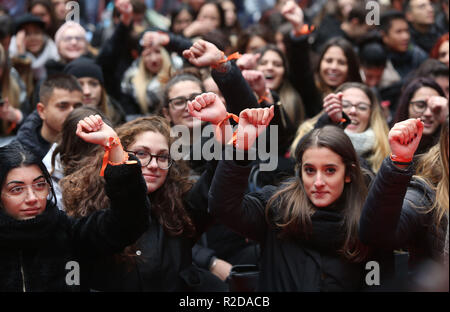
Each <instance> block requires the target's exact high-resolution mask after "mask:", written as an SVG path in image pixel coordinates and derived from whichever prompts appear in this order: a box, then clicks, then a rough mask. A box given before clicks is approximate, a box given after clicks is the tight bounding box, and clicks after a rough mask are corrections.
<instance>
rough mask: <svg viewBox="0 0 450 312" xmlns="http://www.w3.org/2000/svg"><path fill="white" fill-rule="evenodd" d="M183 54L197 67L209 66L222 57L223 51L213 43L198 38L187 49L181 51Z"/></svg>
mask: <svg viewBox="0 0 450 312" xmlns="http://www.w3.org/2000/svg"><path fill="white" fill-rule="evenodd" d="M183 56H184V57H185V58H186V59H187V60H188V61H189V62H190V63H191V64H192V65H195V66H198V67H203V66H211V65H214V64H217V63H218V62H219V61H220V60H222V59H223V52H222V51H220V50H219V49H218V48H217V47H216V46H215V45H214V44H212V43H210V42H208V41H205V40H199V41H197V42H195V43H194V44H193V45H192V47H191V48H190V49H188V50H184V51H183Z"/></svg>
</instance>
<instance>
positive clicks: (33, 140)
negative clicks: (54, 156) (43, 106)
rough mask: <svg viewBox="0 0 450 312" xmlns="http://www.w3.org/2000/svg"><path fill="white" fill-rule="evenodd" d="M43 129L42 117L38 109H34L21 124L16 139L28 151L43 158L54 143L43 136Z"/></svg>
mask: <svg viewBox="0 0 450 312" xmlns="http://www.w3.org/2000/svg"><path fill="white" fill-rule="evenodd" d="M41 129H42V119H41V117H40V116H39V114H38V112H37V110H34V112H32V113H31V114H30V115H28V117H27V118H26V119H25V121H24V122H23V123H22V125H21V126H20V128H19V130H18V132H17V136H16V138H15V140H17V141H19V143H20V144H22V146H23V147H24V148H25V149H26V150H27V151H30V152H31V153H33V154H34V155H36V156H37V157H39V158H40V159H43V158H44V157H45V155H47V153H48V151H49V150H50V147H51V146H52V144H51V143H50V142H47V140H45V139H44V138H43V137H42V135H41Z"/></svg>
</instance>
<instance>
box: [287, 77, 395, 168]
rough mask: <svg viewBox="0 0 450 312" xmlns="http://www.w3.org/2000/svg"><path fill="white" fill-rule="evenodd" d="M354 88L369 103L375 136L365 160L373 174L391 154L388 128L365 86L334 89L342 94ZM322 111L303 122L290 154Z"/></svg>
mask: <svg viewBox="0 0 450 312" xmlns="http://www.w3.org/2000/svg"><path fill="white" fill-rule="evenodd" d="M350 88H356V89H360V90H361V91H363V92H364V93H365V94H366V95H367V97H368V98H369V100H370V102H371V112H370V123H369V125H368V127H370V128H371V129H372V130H373V132H374V135H375V142H374V147H373V149H372V153H371V156H370V157H369V158H367V161H368V162H369V164H370V167H371V169H372V170H373V172H378V170H379V169H380V167H381V164H382V163H383V160H384V159H385V158H386V157H387V156H388V155H389V153H390V152H391V148H390V145H389V141H388V134H389V128H388V126H387V123H386V120H385V118H384V116H383V113H382V112H381V108H380V104H379V102H378V99H377V97H376V96H375V94H374V93H373V92H372V91H371V90H370V88H369V87H367V86H366V85H364V84H362V83H359V82H346V83H344V84H342V85H340V86H339V87H338V88H337V89H336V91H335V92H336V93H338V92H342V91H344V90H347V89H350ZM323 113H324V111H322V112H320V113H319V114H318V115H316V116H314V117H313V118H312V119H309V120H307V121H305V122H304V123H303V124H302V125H301V126H300V127H299V129H298V131H297V136H296V138H295V139H294V142H293V143H292V146H291V153H294V151H295V148H296V146H297V144H298V142H299V141H300V139H301V138H302V137H303V136H304V135H305V134H307V133H308V132H309V131H311V130H312V129H314V125H315V124H316V122H317V121H318V120H319V118H320V116H321V115H322V114H323Z"/></svg>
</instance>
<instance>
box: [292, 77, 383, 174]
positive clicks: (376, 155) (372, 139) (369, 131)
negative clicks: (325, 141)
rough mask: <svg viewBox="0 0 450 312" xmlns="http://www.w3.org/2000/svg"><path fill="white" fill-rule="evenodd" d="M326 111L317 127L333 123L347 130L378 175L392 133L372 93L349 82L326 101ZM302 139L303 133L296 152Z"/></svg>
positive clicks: (356, 83)
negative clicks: (388, 137) (389, 134)
mask: <svg viewBox="0 0 450 312" xmlns="http://www.w3.org/2000/svg"><path fill="white" fill-rule="evenodd" d="M323 107H324V111H325V113H324V114H323V115H322V116H321V117H320V119H319V120H318V122H317V123H316V126H315V127H316V128H318V127H321V126H323V125H324V124H330V123H331V124H341V125H343V126H345V130H344V131H345V133H346V134H347V136H348V137H350V140H351V141H352V143H353V147H354V148H355V150H356V153H357V154H358V156H360V157H361V158H363V159H364V160H366V161H367V163H368V165H369V166H370V169H372V171H373V172H377V171H378V169H379V168H380V166H381V163H382V162H383V159H384V158H385V157H386V156H387V155H389V151H390V149H389V142H388V139H387V135H388V133H389V129H388V126H387V124H386V121H385V119H384V117H383V114H382V112H381V108H380V104H379V102H378V100H377V98H376V96H375V94H374V93H373V92H372V90H371V89H370V88H369V87H367V86H366V85H364V84H362V83H359V82H346V83H344V84H342V85H341V86H340V87H338V88H337V89H336V91H335V93H331V94H329V95H327V96H326V97H325V99H324V101H323ZM343 120H345V121H343ZM302 137H303V135H302V133H300V134H299V135H298V136H297V138H296V140H295V141H294V144H293V145H292V146H293V148H296V146H297V144H298V142H299V141H300V139H301V138H302Z"/></svg>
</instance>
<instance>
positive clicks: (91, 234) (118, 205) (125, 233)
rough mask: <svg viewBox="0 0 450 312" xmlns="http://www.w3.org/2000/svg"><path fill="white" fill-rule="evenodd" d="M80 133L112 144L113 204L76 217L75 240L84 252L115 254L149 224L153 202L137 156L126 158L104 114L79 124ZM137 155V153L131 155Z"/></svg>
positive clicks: (109, 187) (108, 174)
mask: <svg viewBox="0 0 450 312" xmlns="http://www.w3.org/2000/svg"><path fill="white" fill-rule="evenodd" d="M76 133H77V135H78V136H80V137H81V138H82V139H83V140H85V141H86V142H90V143H93V144H99V145H103V146H106V148H110V155H109V158H108V159H109V161H110V162H114V163H115V164H114V165H111V164H109V165H108V166H106V169H105V175H104V177H105V182H106V184H105V191H106V195H107V196H108V198H109V199H110V208H109V209H106V210H100V211H97V212H95V213H93V214H91V215H89V216H87V217H84V218H81V219H76V220H72V222H73V224H72V230H73V237H74V240H75V244H76V246H77V249H78V251H79V252H80V254H82V255H86V256H89V255H101V254H103V255H104V254H112V253H117V252H120V251H121V250H123V248H125V247H126V246H128V245H131V244H132V243H134V242H135V241H136V240H137V239H138V238H139V237H140V236H141V235H142V234H143V233H144V232H145V231H146V230H147V227H148V224H149V211H150V203H149V201H148V197H147V187H146V184H145V181H144V179H143V177H142V171H141V167H140V164H139V163H138V161H137V159H134V160H131V161H126V160H125V159H127V158H125V159H124V157H123V156H124V151H123V149H122V147H121V145H120V143H119V144H117V145H113V146H111V144H110V142H111V141H110V140H109V138H111V137H115V136H116V134H115V131H114V130H113V129H112V128H111V127H109V126H108V125H106V124H105V123H103V121H102V119H101V118H100V116H98V115H97V116H89V117H87V118H85V119H83V120H81V121H80V122H79V124H78V127H77V131H76ZM130 157H133V156H130Z"/></svg>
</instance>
